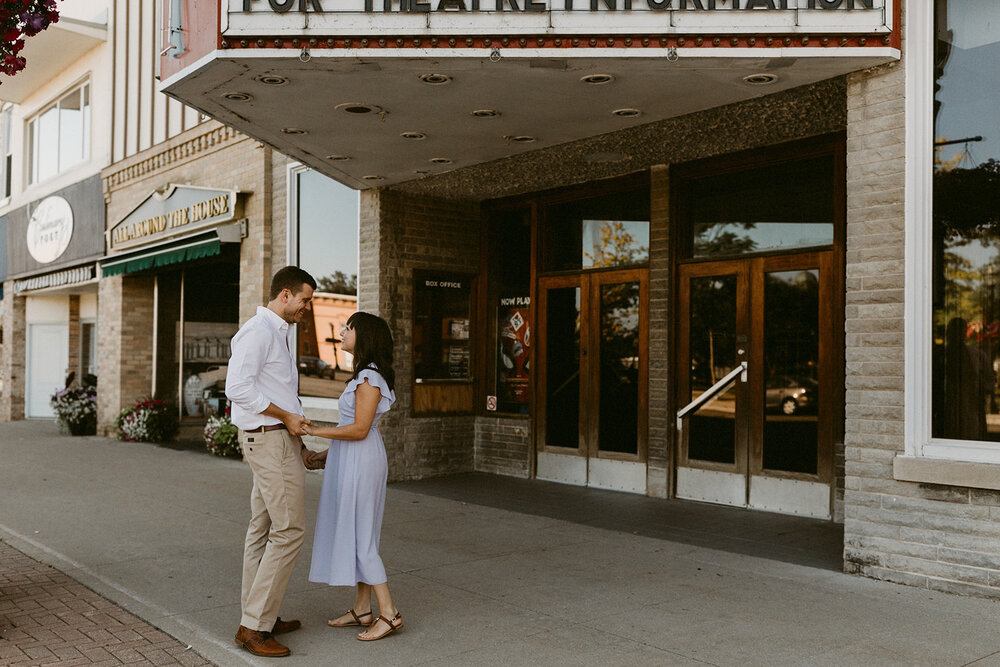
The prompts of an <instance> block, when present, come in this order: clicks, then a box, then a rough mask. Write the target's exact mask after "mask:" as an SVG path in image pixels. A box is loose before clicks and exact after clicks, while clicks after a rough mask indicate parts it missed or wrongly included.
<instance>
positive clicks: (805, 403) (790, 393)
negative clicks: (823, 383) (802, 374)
mask: <svg viewBox="0 0 1000 667" xmlns="http://www.w3.org/2000/svg"><path fill="white" fill-rule="evenodd" d="M818 389H819V383H818V382H816V380H813V379H812V378H797V377H792V376H790V375H775V376H773V377H771V378H769V379H768V381H767V387H766V388H765V392H764V396H765V398H764V403H765V407H766V408H767V409H768V410H780V411H781V413H782V414H785V415H794V414H797V413H799V412H803V411H807V410H815V409H816V407H817V403H816V399H817V394H818Z"/></svg>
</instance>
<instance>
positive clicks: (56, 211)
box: [28, 197, 73, 264]
mask: <svg viewBox="0 0 1000 667" xmlns="http://www.w3.org/2000/svg"><path fill="white" fill-rule="evenodd" d="M72 236H73V209H72V208H70V206H69V202H68V201H66V200H65V199H63V198H62V197H46V198H45V199H43V200H42V201H41V202H40V203H39V204H38V207H37V208H36V209H35V212H34V213H32V214H31V219H30V220H29V221H28V252H30V253H31V256H32V257H34V258H35V261H37V262H40V263H42V264H48V263H49V262H53V261H55V260H56V259H57V258H58V257H59V256H60V255H61V254H63V252H65V251H66V248H67V247H68V246H69V240H70V238H72Z"/></svg>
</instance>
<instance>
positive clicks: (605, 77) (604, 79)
mask: <svg viewBox="0 0 1000 667" xmlns="http://www.w3.org/2000/svg"><path fill="white" fill-rule="evenodd" d="M614 80H615V77H614V75H613V74H588V75H587V76H583V77H580V81H583V82H584V83H589V84H591V85H594V86H599V85H601V84H603V83H611V82H612V81H614Z"/></svg>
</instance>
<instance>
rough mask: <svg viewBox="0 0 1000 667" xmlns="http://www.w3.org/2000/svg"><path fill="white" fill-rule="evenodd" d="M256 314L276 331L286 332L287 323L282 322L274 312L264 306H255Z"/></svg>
mask: <svg viewBox="0 0 1000 667" xmlns="http://www.w3.org/2000/svg"><path fill="white" fill-rule="evenodd" d="M257 314H258V315H260V316H261V317H263V318H264V320H265V321H266V322H267V323H268V324H270V325H271V326H272V327H274V328H275V329H277V330H278V331H281V332H282V333H284V332H287V331H288V322H286V321H285V320H283V319H282V318H281V317H280V316H279V315H278V314H277V313H276V312H274V311H273V310H271V309H270V308H268V307H266V306H257Z"/></svg>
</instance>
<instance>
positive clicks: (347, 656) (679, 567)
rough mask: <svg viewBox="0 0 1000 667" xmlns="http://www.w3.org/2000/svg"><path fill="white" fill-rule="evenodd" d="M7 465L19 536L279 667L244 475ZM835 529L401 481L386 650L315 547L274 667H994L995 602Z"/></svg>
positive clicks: (539, 486)
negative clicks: (918, 572)
mask: <svg viewBox="0 0 1000 667" xmlns="http://www.w3.org/2000/svg"><path fill="white" fill-rule="evenodd" d="M0 456H2V460H3V465H2V466H0V533H2V536H3V538H4V539H5V540H6V541H9V542H10V543H11V544H12V545H13V546H15V547H17V548H18V549H20V550H22V551H24V552H26V553H28V554H29V555H31V556H32V557H34V558H37V559H39V560H41V561H43V562H45V563H48V564H51V565H54V566H56V567H57V568H59V569H60V570H62V571H64V572H66V573H67V574H68V575H69V576H71V577H73V578H74V579H76V580H78V581H80V582H81V583H83V584H85V585H86V586H89V587H91V588H93V589H94V590H96V591H97V592H99V593H101V594H102V595H104V596H106V597H108V598H109V599H111V600H112V601H114V602H116V603H118V604H120V605H122V607H124V608H125V609H127V610H128V611H130V612H132V613H134V614H136V615H137V616H139V617H140V618H143V619H145V620H147V621H149V622H150V623H152V624H153V625H154V626H156V627H159V628H161V629H163V630H164V631H165V632H167V633H169V634H171V635H173V636H174V637H177V638H178V639H179V640H180V641H181V642H182V643H185V644H190V645H191V646H192V647H193V650H195V651H196V652H197V653H199V654H200V655H202V656H204V657H206V658H208V659H210V660H212V661H214V662H216V663H218V664H221V665H238V664H246V663H252V664H274V661H264V660H257V659H254V658H253V657H252V656H250V655H249V654H247V653H245V652H242V651H241V650H239V649H238V648H237V647H236V646H235V645H234V644H233V640H232V636H233V634H234V633H235V630H236V625H237V623H238V621H239V593H240V591H239V577H240V558H241V551H242V541H243V536H244V532H245V530H246V522H247V519H248V515H249V508H248V494H249V490H250V484H251V482H250V473H249V471H248V470H247V469H246V467H245V466H244V465H243V464H242V463H240V462H239V461H232V460H222V459H217V458H214V457H211V456H208V455H207V454H204V453H201V452H197V451H180V450H174V449H168V448H164V447H158V446H155V445H149V444H134V443H124V442H117V441H114V440H109V439H106V438H99V437H85V438H70V437H64V436H59V435H58V434H57V432H56V428H55V426H54V425H53V424H51V423H46V422H18V423H13V424H0ZM320 483H321V477H320V475H319V474H311V475H309V477H308V488H307V503H308V507H309V508H310V510H313V508H315V506H316V502H317V496H318V492H319V486H320ZM512 510H516V511H512ZM312 518H313V517H312V514H311V516H310V519H312ZM311 532H312V527H311V526H310V529H309V533H310V534H311ZM835 533H836V527H834V526H831V525H830V524H825V523H822V522H810V521H805V520H801V519H793V518H790V517H779V516H775V515H766V514H760V513H751V512H743V511H739V510H731V509H726V508H710V507H706V506H703V505H696V504H691V503H682V502H677V501H658V500H652V499H648V498H642V497H638V496H627V495H623V494H612V493H606V492H600V491H592V490H587V489H573V488H570V487H562V486H556V485H550V484H546V483H542V482H527V481H523V480H504V479H502V478H500V479H498V478H490V477H487V476H464V477H460V478H456V479H455V480H431V481H428V482H415V483H405V484H396V485H391V486H390V490H389V495H388V501H387V507H386V517H385V524H384V529H383V537H382V556H383V559H384V560H385V563H386V566H387V567H388V569H389V583H390V586H391V587H392V590H393V594H394V596H395V597H396V601H397V604H398V605H399V608H400V610H401V611H402V613H403V616H404V619H405V623H406V627H405V628H404V629H403V630H402V631H401V632H400V633H398V634H397V635H394V636H392V637H389V638H387V639H385V640H384V641H380V642H375V643H362V642H359V641H356V640H355V639H354V632H353V631H351V630H345V629H340V630H334V629H331V628H328V627H326V624H325V620H326V619H327V618H328V617H330V616H332V615H334V614H336V613H340V612H342V611H343V610H345V609H347V608H348V607H349V606H350V604H351V602H352V600H353V595H352V592H351V589H346V588H337V589H331V588H328V587H326V586H322V585H317V584H312V583H310V582H308V581H307V580H306V571H307V568H308V562H309V552H310V548H311V545H310V543H309V542H307V544H306V546H305V549H304V551H303V555H302V557H301V558H300V559H299V564H298V567H297V570H296V573H295V575H294V577H293V581H292V586H291V588H290V590H289V593H288V596H287V598H286V600H285V605H284V607H283V609H282V616H283V617H285V618H299V619H301V620H302V621H303V623H304V627H303V629H302V630H300V631H298V632H295V633H293V634H291V635H288V636H287V643H288V644H289V646H290V647H291V648H292V651H293V655H292V657H291V658H286V659H283V660H281V661H280V663H279V664H285V665H334V664H362V663H364V664H396V665H413V664H430V665H522V664H536V665H608V664H629V665H645V664H649V665H654V664H655V665H695V664H714V665H748V664H749V665H754V664H757V665H805V664H808V665H878V664H885V665H896V664H906V665H913V664H927V665H967V664H977V665H1000V614H998V612H1000V607H998V606H997V603H995V602H993V601H989V600H982V599H975V598H964V597H959V596H953V595H948V594H943V593H937V592H932V591H928V590H923V589H916V588H909V587H904V586H896V585H893V584H887V583H883V582H876V581H871V580H867V579H861V578H857V577H851V576H847V575H844V574H841V573H840V572H838V571H837V570H836V569H835V567H836V563H837V558H838V557H837V555H836V553H835V552H834V553H830V550H831V549H836V548H837V545H836V541H835ZM830 535H833V536H834V537H833V539H831V538H830Z"/></svg>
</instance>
